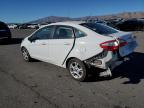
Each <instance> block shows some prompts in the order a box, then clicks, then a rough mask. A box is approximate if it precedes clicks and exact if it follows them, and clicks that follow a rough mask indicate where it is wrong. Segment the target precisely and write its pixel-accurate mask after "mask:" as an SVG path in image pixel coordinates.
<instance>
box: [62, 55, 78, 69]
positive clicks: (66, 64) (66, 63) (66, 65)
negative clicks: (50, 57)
mask: <svg viewBox="0 0 144 108" xmlns="http://www.w3.org/2000/svg"><path fill="white" fill-rule="evenodd" d="M72 59H78V58H77V57H70V58H68V59H67V60H66V62H65V67H66V68H67V67H68V63H69V61H70V60H72ZM78 60H80V59H78Z"/></svg>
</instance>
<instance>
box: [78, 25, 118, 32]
mask: <svg viewBox="0 0 144 108" xmlns="http://www.w3.org/2000/svg"><path fill="white" fill-rule="evenodd" d="M80 25H82V26H84V27H86V28H89V29H91V30H93V31H95V32H96V33H99V34H101V35H109V34H113V33H117V32H118V31H117V30H115V29H113V28H112V27H109V26H107V25H104V24H100V23H83V24H80Z"/></svg>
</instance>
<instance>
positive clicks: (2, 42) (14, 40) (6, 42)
mask: <svg viewBox="0 0 144 108" xmlns="http://www.w3.org/2000/svg"><path fill="white" fill-rule="evenodd" d="M22 40H23V38H12V39H11V40H0V45H13V44H20V43H21V42H22Z"/></svg>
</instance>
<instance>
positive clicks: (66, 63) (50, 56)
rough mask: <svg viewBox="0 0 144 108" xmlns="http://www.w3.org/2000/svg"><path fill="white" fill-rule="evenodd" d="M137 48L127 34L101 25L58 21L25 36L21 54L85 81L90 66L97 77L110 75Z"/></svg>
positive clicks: (27, 58)
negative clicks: (54, 66) (66, 70)
mask: <svg viewBox="0 0 144 108" xmlns="http://www.w3.org/2000/svg"><path fill="white" fill-rule="evenodd" d="M136 47H137V43H136V40H135V36H133V34H132V33H130V32H122V31H119V30H116V29H114V28H111V27H109V26H107V25H104V24H100V23H85V22H59V23H53V24H49V25H46V26H44V27H42V28H40V29H38V30H37V31H35V32H34V33H32V34H31V35H30V36H28V37H26V38H25V39H24V40H23V41H22V44H21V51H22V55H23V57H24V60H26V61H31V60H32V59H38V60H40V61H44V62H48V63H52V64H55V65H58V66H60V67H64V68H67V69H68V70H69V72H70V74H71V76H72V77H73V78H74V79H76V80H78V81H84V80H85V79H86V78H87V76H88V74H89V73H88V71H87V69H88V68H90V67H96V68H95V69H97V68H100V69H102V70H103V72H99V74H100V76H107V75H109V76H111V75H112V73H111V70H112V69H114V68H115V67H116V66H118V65H120V64H121V63H122V62H123V61H124V58H125V57H127V56H128V55H129V54H131V53H133V51H134V49H135V48H136Z"/></svg>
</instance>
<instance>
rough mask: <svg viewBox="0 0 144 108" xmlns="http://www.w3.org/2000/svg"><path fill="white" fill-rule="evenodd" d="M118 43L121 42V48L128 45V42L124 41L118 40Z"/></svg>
mask: <svg viewBox="0 0 144 108" xmlns="http://www.w3.org/2000/svg"><path fill="white" fill-rule="evenodd" d="M118 41H119V47H122V46H125V45H127V42H126V41H125V40H123V39H120V38H118Z"/></svg>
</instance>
